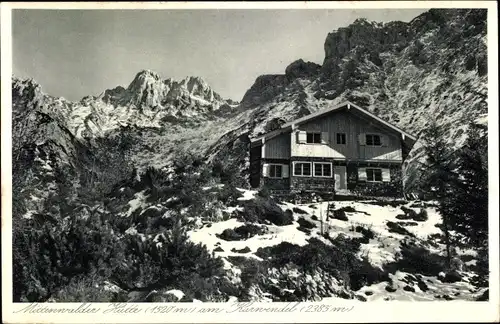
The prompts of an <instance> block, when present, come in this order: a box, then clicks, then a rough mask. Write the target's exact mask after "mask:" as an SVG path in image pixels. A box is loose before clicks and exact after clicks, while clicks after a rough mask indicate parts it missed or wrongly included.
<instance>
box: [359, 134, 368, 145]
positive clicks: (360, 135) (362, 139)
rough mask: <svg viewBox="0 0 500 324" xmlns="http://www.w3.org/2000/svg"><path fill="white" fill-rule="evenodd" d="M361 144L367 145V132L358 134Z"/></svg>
mask: <svg viewBox="0 0 500 324" xmlns="http://www.w3.org/2000/svg"><path fill="white" fill-rule="evenodd" d="M358 141H359V145H366V134H365V133H361V134H359V135H358Z"/></svg>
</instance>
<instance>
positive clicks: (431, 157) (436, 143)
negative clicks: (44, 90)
mask: <svg viewBox="0 0 500 324" xmlns="http://www.w3.org/2000/svg"><path fill="white" fill-rule="evenodd" d="M423 148H424V152H425V154H426V160H425V162H424V165H423V170H422V171H423V182H422V183H421V186H422V189H424V190H426V191H427V192H429V194H430V196H431V197H433V198H434V199H436V200H437V201H438V203H439V208H438V209H439V212H440V213H441V216H442V217H443V232H444V237H445V244H446V259H447V263H448V266H449V265H450V264H451V238H450V230H451V222H452V220H451V217H450V216H451V215H450V210H449V209H448V208H446V207H447V206H448V203H447V201H448V198H449V193H450V190H451V188H452V187H453V185H454V184H456V179H455V175H454V173H453V165H452V161H453V152H452V151H450V150H449V148H448V144H447V143H446V141H445V138H444V132H443V131H442V129H441V128H439V126H438V125H437V124H436V121H435V120H433V121H431V124H430V125H429V126H428V127H427V128H426V129H425V130H424V132H423Z"/></svg>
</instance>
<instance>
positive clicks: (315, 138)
mask: <svg viewBox="0 0 500 324" xmlns="http://www.w3.org/2000/svg"><path fill="white" fill-rule="evenodd" d="M306 143H307V144H321V133H320V132H306Z"/></svg>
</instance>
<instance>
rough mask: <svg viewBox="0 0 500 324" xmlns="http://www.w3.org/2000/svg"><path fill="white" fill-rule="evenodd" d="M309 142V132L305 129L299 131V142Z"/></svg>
mask: <svg viewBox="0 0 500 324" xmlns="http://www.w3.org/2000/svg"><path fill="white" fill-rule="evenodd" d="M306 142H307V133H306V132H304V131H298V132H297V143H299V144H302V143H306Z"/></svg>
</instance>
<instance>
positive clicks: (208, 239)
mask: <svg viewBox="0 0 500 324" xmlns="http://www.w3.org/2000/svg"><path fill="white" fill-rule="evenodd" d="M244 224H245V223H244V222H241V221H238V220H236V219H234V218H232V219H229V220H227V221H222V222H217V223H212V224H211V226H210V227H208V226H205V227H203V228H200V229H196V230H193V231H190V232H188V235H189V238H190V240H191V241H193V242H195V243H202V244H205V245H207V249H208V250H209V251H214V250H215V249H217V247H220V248H221V249H222V250H224V251H215V253H216V255H217V256H221V257H227V256H247V257H250V258H255V259H258V260H261V259H260V258H259V257H257V256H256V255H254V253H255V252H257V250H258V249H259V248H264V247H268V246H274V245H278V244H280V243H281V242H290V243H294V244H297V245H300V246H303V245H306V244H308V242H307V239H308V238H310V236H309V235H307V234H305V233H304V232H301V231H298V230H297V227H298V226H299V224H297V223H295V222H294V224H291V225H286V226H275V225H266V226H267V228H268V230H269V233H267V234H264V235H256V236H253V237H251V238H249V239H246V240H242V241H226V240H223V239H221V238H218V237H217V236H216V235H217V234H221V233H222V232H223V231H224V230H225V229H234V228H237V227H239V226H242V225H244ZM246 247H248V248H249V249H250V252H247V253H238V252H232V251H231V250H232V249H236V250H242V249H244V248H246Z"/></svg>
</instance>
